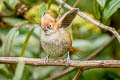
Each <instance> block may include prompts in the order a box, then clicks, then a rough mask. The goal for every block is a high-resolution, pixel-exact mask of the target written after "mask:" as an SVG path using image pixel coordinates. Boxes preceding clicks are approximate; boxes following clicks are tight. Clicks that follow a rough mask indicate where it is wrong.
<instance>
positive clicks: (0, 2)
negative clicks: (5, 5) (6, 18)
mask: <svg viewBox="0 0 120 80" xmlns="http://www.w3.org/2000/svg"><path fill="white" fill-rule="evenodd" d="M0 12H2V0H0Z"/></svg>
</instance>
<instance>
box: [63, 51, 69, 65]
mask: <svg viewBox="0 0 120 80" xmlns="http://www.w3.org/2000/svg"><path fill="white" fill-rule="evenodd" d="M64 62H65V63H66V67H68V66H69V64H70V56H69V52H68V53H67V58H66V59H65V60H64Z"/></svg>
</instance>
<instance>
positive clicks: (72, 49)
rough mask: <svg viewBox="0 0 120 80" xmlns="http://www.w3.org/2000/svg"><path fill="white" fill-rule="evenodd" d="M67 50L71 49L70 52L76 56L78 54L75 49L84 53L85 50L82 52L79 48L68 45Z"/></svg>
mask: <svg viewBox="0 0 120 80" xmlns="http://www.w3.org/2000/svg"><path fill="white" fill-rule="evenodd" d="M69 50H70V51H72V53H73V54H75V55H77V56H79V55H78V54H77V53H76V51H77V52H81V53H86V52H84V51H82V50H80V49H78V48H75V47H70V48H69Z"/></svg>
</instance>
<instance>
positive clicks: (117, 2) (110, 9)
mask: <svg viewBox="0 0 120 80" xmlns="http://www.w3.org/2000/svg"><path fill="white" fill-rule="evenodd" d="M118 8H120V0H111V1H110V2H109V3H108V4H107V5H106V6H105V9H104V13H103V20H102V22H103V23H104V24H107V23H108V21H109V18H110V17H111V16H112V15H113V14H114V13H115V12H116V11H117V10H118Z"/></svg>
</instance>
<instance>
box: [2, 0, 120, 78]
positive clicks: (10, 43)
mask: <svg viewBox="0 0 120 80" xmlns="http://www.w3.org/2000/svg"><path fill="white" fill-rule="evenodd" d="M75 2H76V0H66V3H68V4H69V5H71V6H73V5H74V3H75ZM76 7H77V8H79V9H80V10H81V11H83V12H85V13H86V14H87V15H88V16H90V17H92V18H94V19H95V20H97V21H99V22H101V23H103V24H105V25H109V26H112V27H114V28H116V29H117V30H119V26H120V9H119V8H120V0H80V2H79V3H78V5H77V6H76ZM58 8H59V4H58V3H57V2H55V1H54V0H0V56H6V57H12V56H15V57H31V58H44V57H45V56H46V53H45V52H44V51H43V50H42V48H41V46H40V41H39V37H40V30H41V28H40V22H41V16H42V14H43V12H45V11H47V12H49V13H51V14H52V15H53V16H54V17H55V18H56V17H57V16H58ZM66 11H68V10H67V9H65V8H64V7H62V11H61V13H62V15H63V14H64V13H65V12H66ZM68 32H70V34H71V35H72V40H73V46H75V47H77V48H79V49H81V50H83V51H86V52H87V53H77V54H78V55H79V56H80V57H77V56H76V55H73V54H71V59H73V60H81V59H83V58H85V57H86V56H88V55H89V54H91V53H92V52H93V51H95V50H96V49H98V48H99V47H101V46H103V45H104V44H105V43H106V42H108V41H109V40H110V39H111V35H112V34H110V33H108V32H106V31H104V30H101V29H100V28H98V27H96V26H95V25H94V24H92V23H90V22H87V21H85V20H84V19H82V18H81V17H79V16H77V17H76V18H75V19H74V21H73V25H72V27H71V28H70V29H68ZM94 59H98V60H100V59H120V46H119V43H118V41H117V40H114V41H113V42H112V43H111V44H110V45H109V46H108V47H107V48H105V49H104V50H103V51H102V52H101V53H100V54H99V55H98V56H96V57H95V58H94ZM64 69H66V68H65V67H54V66H53V67H49V66H39V67H34V66H29V65H25V64H24V62H19V63H18V64H17V65H13V64H11V65H6V64H0V80H11V79H12V80H44V79H46V78H48V77H50V76H52V75H54V74H56V73H59V72H60V71H62V70H64ZM76 72H77V70H74V71H72V72H70V73H69V74H67V75H64V76H63V77H60V78H58V79H57V80H71V79H72V78H73V77H74V75H75V73H76ZM79 80H120V69H118V68H117V69H111V68H110V69H109V68H108V69H104V68H102V69H101V68H99V69H90V70H87V71H85V72H84V73H83V74H82V75H81V76H80V78H79Z"/></svg>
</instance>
